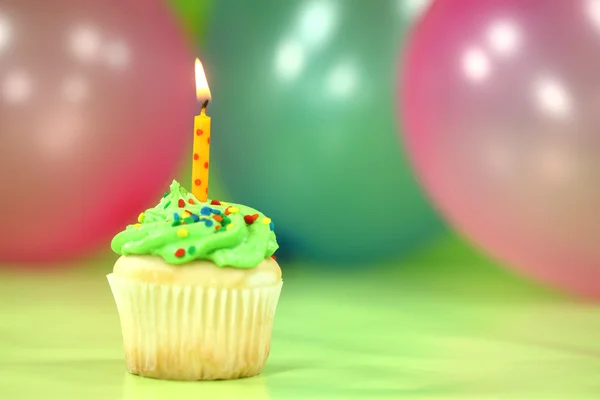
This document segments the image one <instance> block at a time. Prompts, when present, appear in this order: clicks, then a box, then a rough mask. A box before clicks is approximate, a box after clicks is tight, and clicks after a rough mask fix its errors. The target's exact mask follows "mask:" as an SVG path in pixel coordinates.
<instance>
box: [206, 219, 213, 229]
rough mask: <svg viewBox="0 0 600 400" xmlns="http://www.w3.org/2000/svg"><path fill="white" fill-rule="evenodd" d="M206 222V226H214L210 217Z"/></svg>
mask: <svg viewBox="0 0 600 400" xmlns="http://www.w3.org/2000/svg"><path fill="white" fill-rule="evenodd" d="M204 223H205V224H206V226H208V227H209V228H210V227H211V226H213V222H212V221H211V220H210V219H207V220H206V221H204Z"/></svg>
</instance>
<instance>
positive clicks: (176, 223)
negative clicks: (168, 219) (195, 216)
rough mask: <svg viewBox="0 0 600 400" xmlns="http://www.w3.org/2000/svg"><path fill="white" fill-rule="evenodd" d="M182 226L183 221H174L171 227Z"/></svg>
mask: <svg viewBox="0 0 600 400" xmlns="http://www.w3.org/2000/svg"><path fill="white" fill-rule="evenodd" d="M179 225H181V221H180V220H177V221H173V223H172V224H171V226H179Z"/></svg>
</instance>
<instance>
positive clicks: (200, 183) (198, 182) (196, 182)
mask: <svg viewBox="0 0 600 400" xmlns="http://www.w3.org/2000/svg"><path fill="white" fill-rule="evenodd" d="M194 184H195V185H196V186H200V185H202V181H201V180H200V179H196V180H195V181H194Z"/></svg>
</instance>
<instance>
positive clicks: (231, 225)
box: [226, 224, 235, 230]
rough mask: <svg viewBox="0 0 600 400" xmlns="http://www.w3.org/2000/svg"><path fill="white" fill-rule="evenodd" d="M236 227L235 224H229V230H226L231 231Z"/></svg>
mask: <svg viewBox="0 0 600 400" xmlns="http://www.w3.org/2000/svg"><path fill="white" fill-rule="evenodd" d="M234 227H235V224H229V225H227V228H226V229H227V230H230V229H232V228H234Z"/></svg>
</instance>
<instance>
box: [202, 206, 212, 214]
mask: <svg viewBox="0 0 600 400" xmlns="http://www.w3.org/2000/svg"><path fill="white" fill-rule="evenodd" d="M211 211H212V208H210V207H202V210H200V214H201V215H210V212H211Z"/></svg>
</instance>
